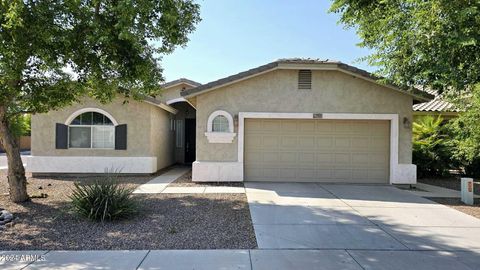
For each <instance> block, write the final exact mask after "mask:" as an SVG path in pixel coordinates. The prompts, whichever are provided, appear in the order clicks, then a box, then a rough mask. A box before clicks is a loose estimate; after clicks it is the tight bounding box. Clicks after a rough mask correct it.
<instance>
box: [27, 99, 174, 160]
mask: <svg viewBox="0 0 480 270" xmlns="http://www.w3.org/2000/svg"><path fill="white" fill-rule="evenodd" d="M123 101H124V99H123V98H117V99H114V100H113V101H112V102H111V103H107V104H101V103H99V102H98V101H95V100H92V99H90V98H84V99H82V101H81V102H79V103H76V104H74V105H71V106H68V107H66V108H63V109H61V110H57V111H50V112H48V113H45V114H37V115H33V116H32V155H34V156H107V157H152V156H156V157H157V163H158V169H160V168H162V167H165V166H168V165H170V164H172V162H173V158H172V156H173V155H172V154H171V153H172V151H173V149H172V140H173V137H172V136H173V134H172V133H171V132H170V131H169V128H170V117H172V116H171V114H170V113H168V112H166V111H165V110H163V109H160V108H158V107H155V106H153V105H150V104H147V103H145V102H141V101H135V100H130V101H129V102H128V103H127V104H123ZM83 108H99V109H102V110H104V111H106V112H108V113H109V114H111V115H112V117H113V118H114V119H115V120H116V121H117V122H118V124H127V150H114V149H55V124H56V123H62V124H65V121H66V120H67V118H68V117H69V116H70V115H71V114H73V113H74V112H76V111H77V110H79V109H83Z"/></svg>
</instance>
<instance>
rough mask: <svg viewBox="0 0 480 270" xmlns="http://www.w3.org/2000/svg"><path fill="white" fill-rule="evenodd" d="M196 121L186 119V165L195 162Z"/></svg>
mask: <svg viewBox="0 0 480 270" xmlns="http://www.w3.org/2000/svg"><path fill="white" fill-rule="evenodd" d="M195 125H196V120H195V119H185V163H192V162H194V161H195Z"/></svg>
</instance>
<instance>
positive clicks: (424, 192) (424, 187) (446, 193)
mask: <svg viewBox="0 0 480 270" xmlns="http://www.w3.org/2000/svg"><path fill="white" fill-rule="evenodd" d="M415 186H416V187H417V189H412V190H407V191H408V192H410V193H412V194H415V195H418V196H422V197H432V198H434V197H440V198H460V191H458V190H453V189H449V188H443V187H438V186H433V185H428V184H424V183H417V184H415ZM474 197H475V198H480V196H479V195H474Z"/></svg>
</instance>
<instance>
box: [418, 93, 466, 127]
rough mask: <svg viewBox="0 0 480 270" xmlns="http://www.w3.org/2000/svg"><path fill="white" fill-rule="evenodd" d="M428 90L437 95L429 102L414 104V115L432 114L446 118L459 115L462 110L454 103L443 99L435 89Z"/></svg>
mask: <svg viewBox="0 0 480 270" xmlns="http://www.w3.org/2000/svg"><path fill="white" fill-rule="evenodd" d="M426 92H428V93H429V94H431V95H433V96H435V98H434V99H432V100H430V101H427V102H423V103H418V104H414V105H413V116H414V117H419V116H425V115H431V116H435V117H438V116H441V117H442V118H443V119H444V120H449V119H452V118H455V117H457V115H458V113H459V112H460V110H459V109H457V108H455V106H454V105H453V104H452V103H450V102H448V101H445V100H443V98H442V96H441V95H439V94H438V93H437V91H435V90H426Z"/></svg>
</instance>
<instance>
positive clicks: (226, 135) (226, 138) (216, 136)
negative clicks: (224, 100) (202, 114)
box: [205, 110, 237, 143]
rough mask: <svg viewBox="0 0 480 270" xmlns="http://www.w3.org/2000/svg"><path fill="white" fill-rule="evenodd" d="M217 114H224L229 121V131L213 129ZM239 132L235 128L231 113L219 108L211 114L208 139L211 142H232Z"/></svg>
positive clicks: (208, 124)
mask: <svg viewBox="0 0 480 270" xmlns="http://www.w3.org/2000/svg"><path fill="white" fill-rule="evenodd" d="M217 116H224V117H225V118H226V119H227V121H228V131H227V132H215V131H213V119H215V118H216V117H217ZM236 135H237V134H236V133H235V132H234V130H233V117H232V115H231V114H230V113H228V112H226V111H223V110H217V111H214V112H212V113H211V114H210V116H209V117H208V120H207V132H205V136H207V140H208V142H209V143H232V142H233V139H234V138H235V136H236Z"/></svg>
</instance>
